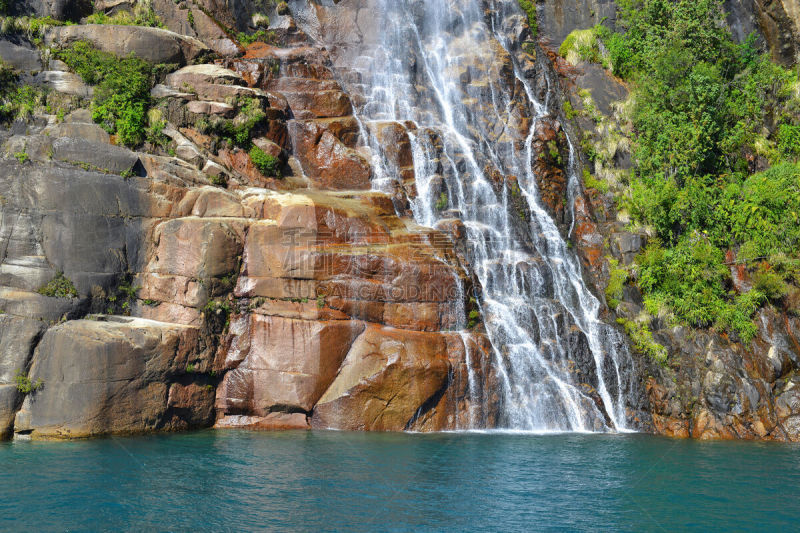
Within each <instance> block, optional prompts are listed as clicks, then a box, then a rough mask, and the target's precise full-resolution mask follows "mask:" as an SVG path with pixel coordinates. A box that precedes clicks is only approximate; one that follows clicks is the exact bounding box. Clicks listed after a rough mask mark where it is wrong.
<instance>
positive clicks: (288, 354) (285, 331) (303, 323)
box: [217, 314, 364, 416]
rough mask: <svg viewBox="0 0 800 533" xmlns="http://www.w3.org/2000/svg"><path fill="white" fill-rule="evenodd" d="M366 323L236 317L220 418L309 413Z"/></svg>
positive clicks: (219, 401)
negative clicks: (239, 415)
mask: <svg viewBox="0 0 800 533" xmlns="http://www.w3.org/2000/svg"><path fill="white" fill-rule="evenodd" d="M363 330H364V325H363V324H362V323H359V322H351V321H346V320H345V321H342V320H339V321H310V320H293V319H287V318H281V317H276V316H263V315H258V314H251V315H249V316H248V315H243V316H239V317H238V318H236V319H235V320H234V323H233V325H232V327H231V331H232V334H233V338H232V339H231V340H230V348H229V350H228V354H227V356H226V359H225V366H226V367H228V368H231V370H229V371H228V372H227V373H226V374H225V378H224V379H223V381H222V383H221V384H220V387H219V389H218V394H217V410H218V411H219V412H220V413H221V414H222V415H228V414H248V415H254V416H266V415H267V414H269V413H271V412H274V411H288V412H297V411H302V412H310V411H311V409H312V408H313V407H314V404H316V402H317V400H319V398H320V396H322V393H323V392H325V389H327V388H328V386H329V385H330V384H331V382H332V381H333V379H334V377H336V373H337V372H338V370H339V365H341V363H342V360H343V359H344V357H345V355H346V354H347V352H348V350H349V349H350V346H351V344H352V343H353V340H354V339H355V338H356V337H357V336H358V335H359V334H360V333H361V332H362V331H363Z"/></svg>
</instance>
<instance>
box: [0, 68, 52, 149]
mask: <svg viewBox="0 0 800 533" xmlns="http://www.w3.org/2000/svg"><path fill="white" fill-rule="evenodd" d="M18 82H19V78H18V76H17V73H16V72H15V71H14V70H13V69H12V68H11V67H9V66H8V65H6V64H5V63H3V62H2V60H0V122H6V121H12V120H17V119H27V118H28V117H30V116H31V115H32V114H33V112H34V111H35V110H36V109H38V108H40V107H42V106H44V103H45V99H46V93H45V91H43V90H42V89H39V88H37V87H32V86H30V85H18ZM23 162H24V161H23Z"/></svg>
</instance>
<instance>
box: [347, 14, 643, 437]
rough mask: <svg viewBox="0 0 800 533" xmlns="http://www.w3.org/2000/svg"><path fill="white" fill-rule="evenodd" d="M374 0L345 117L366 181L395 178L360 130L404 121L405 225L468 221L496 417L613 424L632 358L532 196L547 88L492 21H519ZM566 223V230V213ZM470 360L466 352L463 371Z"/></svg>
mask: <svg viewBox="0 0 800 533" xmlns="http://www.w3.org/2000/svg"><path fill="white" fill-rule="evenodd" d="M374 8H375V14H376V15H375V16H376V20H375V24H376V25H377V27H378V28H380V29H381V30H383V33H382V34H381V35H380V36H379V37H377V38H376V39H375V40H374V42H372V43H365V44H364V45H363V46H362V48H361V49H360V54H361V55H362V57H360V58H359V61H358V63H360V64H362V65H366V66H365V67H364V68H362V69H361V70H360V71H359V72H358V74H359V76H358V77H357V78H358V79H357V80H356V81H352V80H351V81H350V82H349V83H348V82H347V81H345V82H344V83H345V85H346V86H347V88H348V90H350V92H351V93H360V94H361V96H362V98H361V99H360V100H359V101H360V102H362V103H361V104H360V105H357V106H356V107H357V109H356V114H357V116H358V118H359V120H360V121H361V123H362V129H363V133H364V135H363V137H364V138H368V139H370V141H369V142H370V146H371V148H372V149H373V153H374V154H375V155H374V157H373V164H374V167H375V168H376V174H375V175H376V177H375V180H374V182H373V183H374V185H375V187H376V188H380V189H384V190H389V189H390V188H391V187H392V184H394V183H396V182H398V181H399V178H398V169H396V168H392V165H391V164H390V163H388V162H387V160H386V158H384V157H381V155H380V154H381V153H382V151H381V146H380V143H379V142H378V140H377V138H376V137H375V136H373V135H371V133H372V132H374V131H375V129H376V128H375V126H376V125H377V124H380V123H383V122H396V123H400V124H403V125H404V127H405V128H406V130H407V132H408V134H409V138H410V141H411V145H412V150H413V170H414V175H415V186H416V193H417V194H416V197H415V198H414V199H413V202H412V211H413V214H414V217H415V219H416V221H417V222H418V223H420V224H422V225H425V226H434V225H435V224H436V223H437V222H438V221H439V220H441V219H443V218H459V219H461V220H462V221H463V223H464V225H465V227H466V230H467V235H468V242H469V247H468V248H469V249H468V256H469V258H468V259H469V262H470V264H471V266H472V268H473V269H474V272H475V274H476V277H477V279H478V280H479V281H480V284H481V286H482V294H481V297H480V298H479V301H478V305H479V306H480V310H481V315H482V316H483V317H484V318H485V324H486V329H487V333H488V335H489V338H490V340H491V342H492V345H493V348H494V355H493V361H492V364H493V366H494V370H495V372H496V375H497V381H498V385H499V387H500V388H501V391H499V392H500V395H501V398H502V412H501V417H500V420H499V424H498V425H499V426H500V427H503V428H507V429H515V430H532V431H598V430H600V431H602V430H624V429H625V427H626V416H625V411H624V403H625V394H626V387H627V386H628V384H629V383H628V381H627V379H626V378H627V376H625V375H624V373H623V372H621V371H620V365H621V363H622V362H623V358H625V359H626V360H627V361H629V360H630V359H629V358H630V355H629V353H628V351H627V348H626V347H625V343H624V342H623V341H622V340H621V338H620V336H619V334H618V333H617V332H616V331H615V330H614V329H613V328H611V327H609V326H608V325H606V324H604V323H603V322H601V321H600V320H599V318H598V315H599V312H600V308H601V305H600V303H599V301H598V300H597V299H596V298H595V297H594V296H593V295H592V294H591V292H590V291H589V290H588V288H587V287H586V285H585V283H584V281H583V278H582V276H581V268H580V264H579V261H578V259H577V257H576V255H575V253H573V252H572V251H571V250H570V249H569V247H568V245H567V243H566V241H565V240H564V239H563V238H562V235H561V233H560V232H559V229H558V226H557V225H556V223H555V222H554V220H553V219H552V218H551V216H550V215H549V214H548V212H547V211H546V209H545V208H544V207H543V205H542V202H541V199H540V195H539V190H538V185H537V179H536V178H537V176H536V175H534V171H533V164H532V163H533V161H534V158H535V157H536V156H537V154H536V153H535V150H534V146H533V145H534V140H535V137H536V131H537V126H538V125H539V122H540V121H541V120H542V119H543V117H546V116H548V115H549V114H550V113H551V109H550V105H551V104H550V102H549V98H548V97H545V98H544V101H541V102H540V101H538V100H537V99H536V97H535V92H534V89H533V87H532V84H531V82H530V80H529V78H528V74H529V72H530V71H531V67H532V64H529V65H527V66H525V65H522V64H521V63H520V60H519V58H518V57H515V53H517V52H515V48H514V46H515V43H512V42H511V40H510V39H509V38H508V37H506V32H504V31H503V29H502V25H503V23H504V21H505V20H507V18H508V17H509V16H510V15H512V14H513V15H517V18H518V19H519V8H518V6H517V4H516V0H494V1H491V2H489V3H488V4H487V3H484V2H481V1H480V0H462V1H460V2H455V1H453V0H374ZM516 46H517V47H518V43H516ZM540 68H541V65H540ZM351 70H352V69H351ZM356 70H358V69H356ZM351 73H352V72H351ZM547 83H548V85H549V83H550V82H549V80H548V81H547ZM545 94H547V95H549V94H550V91H549V90H548V91H546V93H545ZM576 159H577V158H576V155H575V149H574V147H572V145H571V144H570V154H569V162H568V170H569V174H570V175H569V182H568V185H567V187H568V192H567V196H568V198H567V199H568V204H569V205H570V206H572V203H573V200H574V197H575V195H576V194H579V185H578V181H577V176H576V171H577V168H576ZM497 175H499V176H503V177H505V176H516V177H517V180H518V184H519V189H518V191H517V190H512V191H509V188H508V187H504V186H499V187H498V186H497V179H496V176H497ZM493 178H494V181H493ZM511 195H521V197H522V198H523V199H524V202H525V205H526V207H527V212H528V213H529V214H530V220H525V219H524V218H523V217H525V215H526V214H520V213H516V212H515V211H514V209H513V208H512V205H513V202H512V200H513V199H512V198H511ZM443 202H444V203H446V204H447V206H442V205H438V206H437V205H436V204H437V203H440V204H441V203H443ZM520 218H522V222H520ZM571 219H572V220H570V225H569V232H570V233H571V232H572V230H573V226H574V213H571ZM520 225H522V226H523V229H524V230H525V231H524V232H525V234H526V235H528V236H529V238H528V239H527V242H525V239H523V238H521V237H520V231H519V227H520ZM525 226H527V227H525ZM471 357H472V354H471V353H470V352H469V351H468V352H467V363H468V364H467V366H468V367H471V366H472V365H471V364H470V363H471V359H470V358H471ZM576 367H579V368H581V369H582V373H581V372H576V371H575V368H576ZM587 368H589V369H590V370H588V371H587V370H586V369H587ZM469 379H470V383H469V384H468V389H469V392H470V394H471V395H477V394H478V392H477V389H478V386H477V385H476V383H474V380H475V378H474V376H472V375H470V377H469ZM582 380H583V381H582ZM584 381H591V383H590V384H589V385H587V384H586V383H585V382H584ZM481 396H485V395H481ZM473 399H474V398H473ZM470 409H471V412H470V413H468V417H467V418H468V419H469V420H470V424H471V425H472V426H473V427H475V428H478V427H479V426H480V424H481V422H480V420H482V419H483V417H481V416H475V415H474V413H473V412H472V411H473V410H475V406H472V407H470Z"/></svg>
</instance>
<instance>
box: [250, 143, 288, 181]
mask: <svg viewBox="0 0 800 533" xmlns="http://www.w3.org/2000/svg"><path fill="white" fill-rule="evenodd" d="M249 155H250V160H251V161H252V162H253V164H254V165H255V166H256V168H257V169H258V171H259V172H261V173H262V174H264V175H265V176H275V177H278V178H280V177H281V169H280V160H278V158H277V157H275V156H273V155H270V154H268V153H266V152H264V150H262V149H261V148H259V147H258V146H253V147H252V148H250V152H249Z"/></svg>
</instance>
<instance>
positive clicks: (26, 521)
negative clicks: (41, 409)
mask: <svg viewBox="0 0 800 533" xmlns="http://www.w3.org/2000/svg"><path fill="white" fill-rule="evenodd" d="M798 527H800V447H798V446H793V445H781V444H754V443H708V442H692V441H679V440H668V439H661V438H656V437H649V436H643V435H610V436H601V435H550V436H531V435H498V434H435V435H408V434H361V433H337V432H286V433H251V432H244V431H242V432H239V431H217V432H214V431H203V432H199V433H187V434H177V435H166V436H150V437H136V438H111V439H102V440H92V441H81V442H53V443H40V442H15V443H5V444H0V530H4V531H5V530H32V531H43V530H44V531H66V530H70V531H85V530H109V529H113V530H119V531H131V530H133V531H142V530H147V531H153V530H155V531H189V530H191V531H199V530H202V531H208V530H214V531H242V530H262V531H264V530H266V531H409V530H429V531H443V530H448V531H468V530H484V531H487V530H488V531H533V530H536V531H548V530H552V531H556V530H564V529H569V530H623V531H681V530H709V529H713V530H718V531H719V530H736V531H742V530H761V531H767V530H769V531H788V530H797V528H798Z"/></svg>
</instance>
